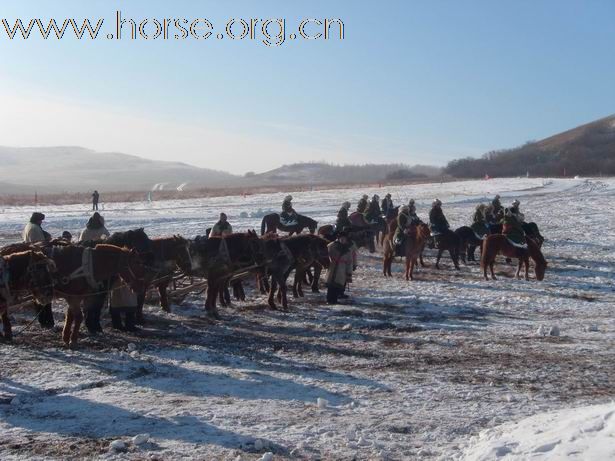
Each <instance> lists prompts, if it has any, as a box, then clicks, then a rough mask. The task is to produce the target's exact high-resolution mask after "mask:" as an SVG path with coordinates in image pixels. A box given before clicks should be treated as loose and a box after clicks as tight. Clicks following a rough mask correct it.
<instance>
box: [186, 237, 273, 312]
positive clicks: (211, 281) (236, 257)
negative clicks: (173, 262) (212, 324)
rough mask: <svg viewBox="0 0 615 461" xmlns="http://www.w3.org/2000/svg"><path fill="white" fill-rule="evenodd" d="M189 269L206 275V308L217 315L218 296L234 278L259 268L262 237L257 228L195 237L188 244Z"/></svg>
mask: <svg viewBox="0 0 615 461" xmlns="http://www.w3.org/2000/svg"><path fill="white" fill-rule="evenodd" d="M190 252H191V257H192V266H193V270H192V273H193V274H194V275H199V276H201V277H205V278H207V297H206V299H205V309H206V311H207V314H208V315H209V316H210V317H213V318H216V319H219V318H220V315H219V314H218V310H217V308H216V301H217V297H218V295H219V294H220V291H222V290H224V288H226V287H227V286H228V285H229V283H230V282H231V281H232V279H233V278H236V277H237V276H239V275H244V274H248V273H253V272H256V271H257V270H262V267H263V264H264V262H265V255H264V249H263V241H262V240H261V239H259V238H258V235H256V232H254V231H248V232H247V233H237V234H231V235H227V236H225V237H210V238H202V237H197V238H196V239H194V241H193V242H192V243H191V245H190Z"/></svg>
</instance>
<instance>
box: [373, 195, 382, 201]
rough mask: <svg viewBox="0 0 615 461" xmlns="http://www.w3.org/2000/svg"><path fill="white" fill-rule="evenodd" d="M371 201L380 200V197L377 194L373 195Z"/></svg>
mask: <svg viewBox="0 0 615 461" xmlns="http://www.w3.org/2000/svg"><path fill="white" fill-rule="evenodd" d="M372 200H380V196H379V195H378V194H374V196H373V197H372Z"/></svg>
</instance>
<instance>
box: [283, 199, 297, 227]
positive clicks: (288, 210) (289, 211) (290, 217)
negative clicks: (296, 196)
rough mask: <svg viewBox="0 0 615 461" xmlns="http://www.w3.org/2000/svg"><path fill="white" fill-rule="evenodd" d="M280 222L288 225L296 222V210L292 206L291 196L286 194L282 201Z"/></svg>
mask: <svg viewBox="0 0 615 461" xmlns="http://www.w3.org/2000/svg"><path fill="white" fill-rule="evenodd" d="M280 220H281V221H282V224H285V225H288V224H290V223H295V222H297V212H296V211H295V209H294V208H293V196H292V195H287V196H286V197H284V201H283V202H282V213H280Z"/></svg>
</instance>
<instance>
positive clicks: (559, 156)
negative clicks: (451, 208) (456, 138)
mask: <svg viewBox="0 0 615 461" xmlns="http://www.w3.org/2000/svg"><path fill="white" fill-rule="evenodd" d="M444 172H445V173H447V174H450V175H452V176H454V177H458V178H478V177H483V176H484V175H485V174H488V175H489V176H492V177H497V176H500V177H501V176H520V175H525V174H526V173H528V172H529V173H530V175H532V176H564V175H567V176H575V175H581V176H590V175H609V176H612V175H615V115H612V116H610V117H606V118H603V119H600V120H597V121H595V122H592V123H588V124H586V125H582V126H579V127H577V128H574V129H572V130H568V131H565V132H563V133H560V134H557V135H555V136H551V137H549V138H546V139H543V140H541V141H536V142H530V143H527V144H525V145H523V146H521V147H517V148H515V149H507V150H500V151H493V152H489V153H487V154H485V155H484V156H483V157H482V158H464V159H459V160H454V161H452V162H450V163H449V164H448V165H447V166H446V168H445V169H444Z"/></svg>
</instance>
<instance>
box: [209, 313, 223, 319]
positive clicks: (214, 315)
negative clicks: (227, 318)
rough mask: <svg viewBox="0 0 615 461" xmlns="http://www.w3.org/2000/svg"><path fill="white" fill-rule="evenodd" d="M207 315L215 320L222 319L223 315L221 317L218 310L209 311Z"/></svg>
mask: <svg viewBox="0 0 615 461" xmlns="http://www.w3.org/2000/svg"><path fill="white" fill-rule="evenodd" d="M207 317H209V318H210V319H213V320H222V317H220V314H219V313H218V312H217V311H214V312H211V311H210V312H207Z"/></svg>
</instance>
